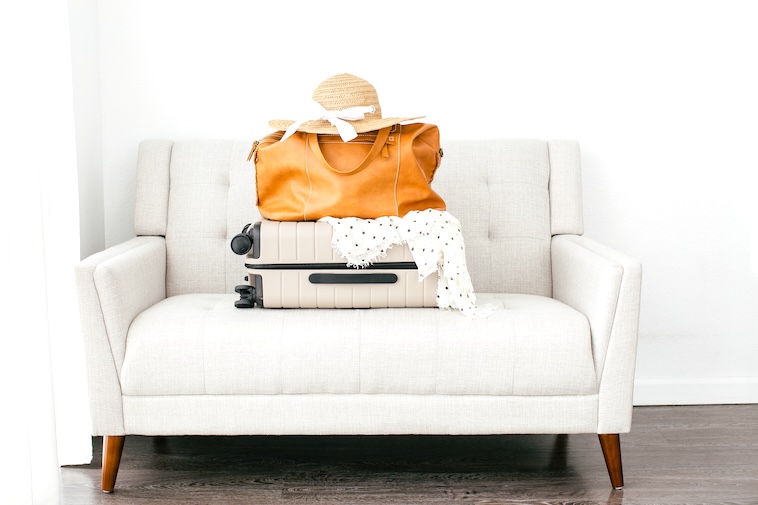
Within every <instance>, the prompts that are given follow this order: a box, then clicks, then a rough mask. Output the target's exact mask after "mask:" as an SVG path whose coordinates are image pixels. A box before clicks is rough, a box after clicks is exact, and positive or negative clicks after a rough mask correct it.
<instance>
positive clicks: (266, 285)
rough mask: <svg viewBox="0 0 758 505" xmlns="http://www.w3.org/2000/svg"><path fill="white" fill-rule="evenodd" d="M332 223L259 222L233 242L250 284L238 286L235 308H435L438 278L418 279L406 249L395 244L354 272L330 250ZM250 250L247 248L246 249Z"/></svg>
mask: <svg viewBox="0 0 758 505" xmlns="http://www.w3.org/2000/svg"><path fill="white" fill-rule="evenodd" d="M332 233H333V228H332V225H330V224H329V223H326V222H320V221H270V220H266V219H264V220H261V221H259V222H256V223H254V224H251V225H248V226H246V227H245V230H243V233H241V234H239V235H237V237H235V238H234V239H233V240H232V250H234V251H235V252H236V253H237V254H240V253H242V254H245V259H244V261H245V267H246V268H247V273H248V275H247V280H248V284H245V285H240V286H237V288H236V291H237V292H238V293H239V294H240V300H238V301H237V302H235V305H236V306H237V307H238V308H248V307H253V306H255V305H257V306H259V307H267V308H382V307H436V306H437V275H436V274H434V275H429V276H427V277H426V278H424V279H423V280H422V281H419V279H418V269H417V268H416V263H415V262H414V261H413V256H412V255H411V252H410V250H409V249H408V247H407V246H406V245H395V246H393V247H391V248H390V249H389V250H388V251H387V255H386V256H385V257H383V258H381V260H380V261H378V262H376V263H374V264H372V265H371V266H369V267H364V268H355V267H350V266H348V265H347V261H346V260H345V259H344V258H342V257H341V256H339V255H338V254H337V253H336V252H335V251H334V248H333V247H332ZM248 249H249V250H248ZM244 251H246V252H244Z"/></svg>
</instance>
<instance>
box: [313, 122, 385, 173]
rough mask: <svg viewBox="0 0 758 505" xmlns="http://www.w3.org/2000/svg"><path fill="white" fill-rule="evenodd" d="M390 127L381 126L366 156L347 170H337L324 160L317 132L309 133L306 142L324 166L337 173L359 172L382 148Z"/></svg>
mask: <svg viewBox="0 0 758 505" xmlns="http://www.w3.org/2000/svg"><path fill="white" fill-rule="evenodd" d="M391 129H392V127H391V126H388V127H387V128H382V129H381V130H379V132H378V133H377V135H376V140H375V141H374V145H373V146H371V150H370V151H369V152H368V154H367V155H366V157H365V158H363V161H361V163H360V164H359V165H358V166H357V167H355V168H353V169H349V170H337V169H336V168H334V167H333V166H331V165H330V164H329V162H328V161H326V158H324V153H322V152H321V147H320V146H319V144H318V135H317V134H315V133H309V134H308V137H307V140H308V143H309V144H310V145H311V150H312V151H313V153H314V154H315V155H316V157H317V158H318V160H319V161H320V162H321V163H323V164H324V166H325V167H326V168H328V169H329V170H331V171H332V172H335V173H338V174H344V175H349V174H354V173H357V172H360V171H361V170H363V169H364V168H366V167H367V166H369V165H370V164H371V162H372V161H373V160H374V158H375V157H376V155H377V154H379V151H381V150H382V147H384V144H385V143H386V142H387V138H388V137H389V135H390V130H391Z"/></svg>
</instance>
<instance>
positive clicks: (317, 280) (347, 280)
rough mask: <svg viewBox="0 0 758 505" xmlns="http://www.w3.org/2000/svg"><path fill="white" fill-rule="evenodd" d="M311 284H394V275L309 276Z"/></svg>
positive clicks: (395, 277)
mask: <svg viewBox="0 0 758 505" xmlns="http://www.w3.org/2000/svg"><path fill="white" fill-rule="evenodd" d="M308 280H309V281H310V283H311V284H394V283H396V282H397V275H395V274H311V275H309V276H308Z"/></svg>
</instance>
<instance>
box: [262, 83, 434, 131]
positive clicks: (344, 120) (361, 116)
mask: <svg viewBox="0 0 758 505" xmlns="http://www.w3.org/2000/svg"><path fill="white" fill-rule="evenodd" d="M312 98H313V100H314V102H315V103H314V104H313V105H314V110H313V111H312V112H311V113H310V114H308V115H307V116H306V117H305V118H303V119H300V120H297V121H293V120H287V119H274V120H271V121H269V123H268V124H269V126H270V127H271V128H274V129H275V130H286V133H285V134H284V137H283V138H282V140H284V139H285V138H287V137H289V136H290V135H292V134H293V133H294V132H296V131H301V132H307V133H339V134H340V136H341V137H342V140H344V141H346V142H347V141H348V140H351V139H353V138H355V136H356V135H357V134H358V133H364V132H368V131H372V130H379V129H382V128H386V127H387V126H392V125H394V124H397V123H401V122H403V121H409V120H411V119H420V118H422V117H424V116H415V117H386V118H385V117H382V108H381V106H380V105H379V96H378V95H377V93H376V89H375V88H374V86H372V85H371V83H369V82H368V81H366V80H365V79H361V78H360V77H356V76H354V75H351V74H337V75H334V76H332V77H330V78H328V79H326V80H325V81H323V82H322V83H321V84H319V85H318V86H317V87H316V90H315V91H314V92H313V97H312Z"/></svg>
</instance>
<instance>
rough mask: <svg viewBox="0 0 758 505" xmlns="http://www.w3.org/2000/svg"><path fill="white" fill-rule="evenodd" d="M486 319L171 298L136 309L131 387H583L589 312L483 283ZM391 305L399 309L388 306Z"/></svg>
mask: <svg viewBox="0 0 758 505" xmlns="http://www.w3.org/2000/svg"><path fill="white" fill-rule="evenodd" d="M477 296H478V301H479V303H481V304H492V305H495V306H496V310H495V311H494V312H493V313H492V314H491V315H489V317H487V318H484V319H475V320H472V319H469V318H467V317H465V316H463V315H461V314H460V313H459V312H455V311H449V312H446V311H441V310H439V309H434V308H426V309H366V310H360V309H336V310H327V309H259V308H255V309H237V308H235V307H234V300H235V299H237V298H238V297H237V296H236V295H226V294H188V295H178V296H173V297H169V298H167V299H165V300H162V301H161V302H159V303H157V304H155V305H153V306H152V307H150V308H149V309H147V310H146V311H144V312H143V313H141V314H140V315H138V316H137V318H135V320H134V322H133V323H132V324H131V326H130V328H129V333H128V336H127V344H126V354H125V358H124V362H123V365H122V367H121V385H122V389H123V393H124V394H125V395H129V396H143V395H148V396H150V395H248V394H250V395H258V394H323V393H343V394H355V393H366V394H380V393H381V394H387V393H390V394H428V395H434V394H440V395H548V396H551V395H587V394H594V393H596V392H597V379H596V374H595V368H594V364H593V357H592V348H591V342H590V329H589V323H588V321H587V319H586V317H585V316H584V315H582V314H581V313H579V312H577V311H576V310H574V309H572V308H571V307H569V306H568V305H565V304H563V303H561V302H559V301H556V300H553V299H551V298H546V297H542V296H537V295H519V294H485V293H481V294H478V295H477ZM389 312H391V313H389Z"/></svg>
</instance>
